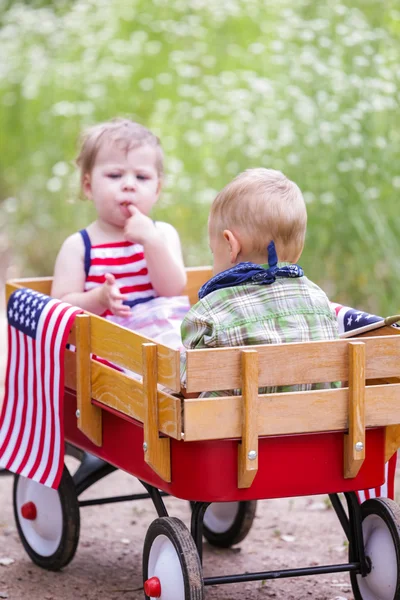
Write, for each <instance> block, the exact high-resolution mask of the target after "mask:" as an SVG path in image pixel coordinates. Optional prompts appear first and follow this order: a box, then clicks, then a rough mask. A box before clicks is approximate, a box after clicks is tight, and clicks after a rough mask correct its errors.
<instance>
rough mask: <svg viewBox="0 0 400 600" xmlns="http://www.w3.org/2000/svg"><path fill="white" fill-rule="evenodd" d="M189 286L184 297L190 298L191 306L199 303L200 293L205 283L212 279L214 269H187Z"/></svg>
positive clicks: (187, 285)
mask: <svg viewBox="0 0 400 600" xmlns="http://www.w3.org/2000/svg"><path fill="white" fill-rule="evenodd" d="M186 274H187V278H188V280H187V284H186V287H185V290H184V292H183V295H185V296H189V301H190V304H191V305H193V304H196V302H198V299H199V297H198V292H199V289H200V288H201V286H202V285H203V283H205V282H206V281H208V280H209V279H211V277H212V275H213V271H212V267H190V268H188V269H186Z"/></svg>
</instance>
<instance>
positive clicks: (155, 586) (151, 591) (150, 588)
mask: <svg viewBox="0 0 400 600" xmlns="http://www.w3.org/2000/svg"><path fill="white" fill-rule="evenodd" d="M143 589H144V593H145V594H146V596H149V598H161V583H160V580H159V579H158V577H150V579H148V580H147V581H145V582H144V585H143Z"/></svg>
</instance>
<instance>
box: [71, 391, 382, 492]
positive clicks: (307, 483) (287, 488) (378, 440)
mask: <svg viewBox="0 0 400 600" xmlns="http://www.w3.org/2000/svg"><path fill="white" fill-rule="evenodd" d="M64 402H65V407H64V426H65V438H66V440H67V441H69V442H71V443H72V444H74V445H75V446H77V447H78V448H82V449H83V450H87V451H88V452H91V453H93V454H95V455H96V456H98V457H100V458H103V459H104V460H106V461H108V462H109V463H111V464H112V465H115V466H116V467H118V468H120V469H122V470H124V471H127V472H128V473H130V474H131V475H134V476H136V477H138V478H140V479H143V480H144V481H146V482H147V483H150V484H152V485H154V486H155V487H157V488H159V489H161V490H164V491H165V492H168V493H170V494H171V495H173V496H176V497H177V498H183V499H186V500H198V501H204V502H217V501H220V502H224V501H225V502H229V501H236V500H261V499H263V498H285V497H288V496H304V495H312V494H328V493H335V492H346V491H355V490H361V489H367V488H372V487H377V486H379V485H381V484H382V483H383V482H384V476H385V475H384V428H383V427H382V428H377V429H369V430H367V432H366V458H365V461H364V463H363V466H362V467H361V469H360V471H359V474H358V475H357V477H355V478H354V479H344V477H343V446H344V444H343V432H329V433H318V434H303V435H293V436H292V435H291V436H279V437H265V438H260V440H259V460H258V465H259V470H258V473H257V475H256V477H255V479H254V482H253V484H252V486H251V487H250V488H248V489H238V487H237V468H238V467H237V460H238V443H239V442H238V440H219V441H205V442H184V441H178V440H173V439H171V467H172V481H171V483H165V482H164V481H162V480H161V479H160V478H159V477H158V476H157V475H156V474H155V473H154V471H153V470H152V469H151V468H150V467H149V466H148V465H147V464H146V463H145V461H144V458H143V448H142V444H143V425H142V424H141V423H138V422H137V421H135V420H134V419H132V418H130V417H126V416H123V415H121V414H120V413H117V412H116V411H109V410H104V411H103V446H102V447H101V448H98V447H97V446H94V445H93V444H92V443H91V442H90V441H89V440H88V439H87V438H86V436H85V435H83V434H82V433H81V432H80V431H79V430H78V428H77V422H76V416H75V411H76V394H75V392H72V391H70V390H66V393H65V397H64Z"/></svg>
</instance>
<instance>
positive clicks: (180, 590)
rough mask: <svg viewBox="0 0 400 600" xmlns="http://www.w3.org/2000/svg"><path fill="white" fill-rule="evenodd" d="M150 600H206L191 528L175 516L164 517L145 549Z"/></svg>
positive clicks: (150, 532)
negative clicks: (204, 599)
mask: <svg viewBox="0 0 400 600" xmlns="http://www.w3.org/2000/svg"><path fill="white" fill-rule="evenodd" d="M143 582H144V585H143V587H144V593H145V598H146V599H147V600H149V599H153V598H161V599H162V600H203V598H204V585H203V575H202V569H201V565H200V559H199V555H198V552H197V549H196V546H195V543H194V541H193V538H192V536H191V535H190V533H189V531H188V529H187V528H186V527H185V525H184V524H183V523H182V521H180V520H179V519H176V518H175V517H160V518H159V519H156V520H155V521H153V522H152V523H151V525H150V527H149V529H148V530H147V534H146V539H145V542H144V549H143Z"/></svg>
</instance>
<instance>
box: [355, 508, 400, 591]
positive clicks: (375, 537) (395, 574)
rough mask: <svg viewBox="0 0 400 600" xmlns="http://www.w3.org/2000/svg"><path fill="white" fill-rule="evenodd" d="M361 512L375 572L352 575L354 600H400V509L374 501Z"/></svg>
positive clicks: (368, 556)
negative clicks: (364, 575) (364, 574)
mask: <svg viewBox="0 0 400 600" xmlns="http://www.w3.org/2000/svg"><path fill="white" fill-rule="evenodd" d="M360 509H361V518H362V529H363V537H364V547H365V554H366V556H367V558H368V559H369V560H370V561H371V571H370V573H368V575H366V577H362V576H361V575H356V574H355V573H351V574H350V579H351V585H352V588H353V594H354V599H355V600H400V508H399V506H398V505H397V504H396V503H395V502H393V501H392V500H388V499H387V498H373V499H370V500H366V501H365V502H363V503H362V504H361V507H360ZM351 551H352V550H351V548H350V553H351Z"/></svg>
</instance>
